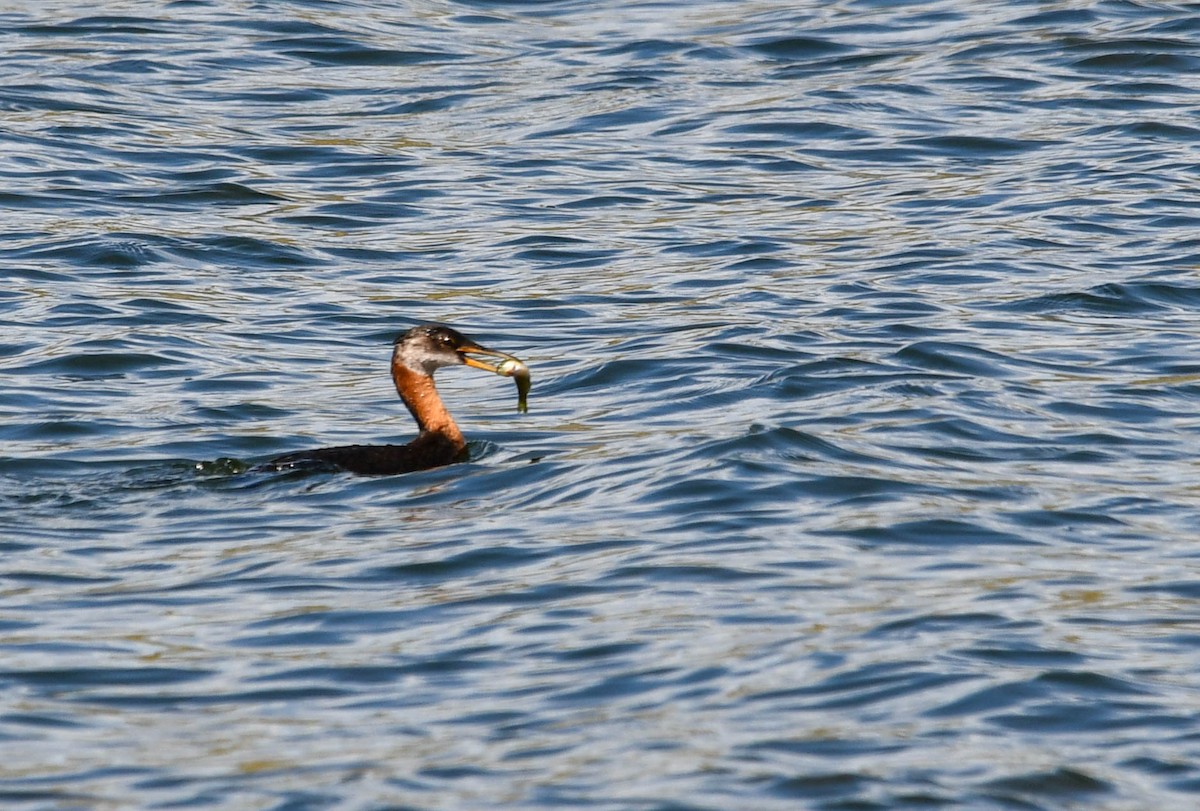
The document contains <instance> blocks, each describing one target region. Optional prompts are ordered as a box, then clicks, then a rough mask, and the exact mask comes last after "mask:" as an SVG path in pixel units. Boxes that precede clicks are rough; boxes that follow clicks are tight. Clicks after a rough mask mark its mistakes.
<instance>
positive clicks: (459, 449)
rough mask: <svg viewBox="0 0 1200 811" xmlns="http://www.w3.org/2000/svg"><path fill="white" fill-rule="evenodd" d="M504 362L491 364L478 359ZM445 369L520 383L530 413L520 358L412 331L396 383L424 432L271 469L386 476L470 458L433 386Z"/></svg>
mask: <svg viewBox="0 0 1200 811" xmlns="http://www.w3.org/2000/svg"><path fill="white" fill-rule="evenodd" d="M477 355H483V356H485V357H492V358H500V359H501V360H499V361H498V362H495V363H492V362H488V361H485V360H479V359H477V358H476V357H475V356H477ZM443 366H474V367H475V368H476V369H483V370H485V371H488V372H493V373H495V374H498V375H502V376H504V377H511V378H513V379H515V380H516V383H517V408H518V409H519V410H521V411H525V410H526V404H525V399H526V394H527V393H528V391H529V369H528V367H526V366H525V364H524V363H522V362H521V361H520V360H518V359H517V358H514V357H513V356H512V355H508V354H505V353H504V352H497V351H496V350H494V349H488V348H486V347H483V346H480V345H479V344H477V343H475V342H474V341H472V340H471V339H470V338H468V337H467V336H465V335H463V334H462V333H461V332H458V331H457V330H453V329H450V328H449V327H443V326H436V325H431V324H426V325H423V326H419V327H413V328H412V329H410V330H409V331H408V332H405V333H402V334H401V335H399V336H398V337H397V338H396V340H395V348H394V349H393V350H392V380H393V381H395V383H396V393H397V394H399V395H400V399H401V400H403V401H404V405H406V406H408V410H409V412H410V413H412V415H413V419H415V420H416V421H417V429H418V430H419V431H420V433H419V434H417V438H416V439H414V440H413V441H412V442H409V443H408V444H407V445H343V446H341V447H336V448H316V449H314V450H308V451H299V452H297V453H289V454H286V455H284V456H279V457H276V458H275V459H272V460H271V461H270V462H269V463H268V465H267V466H268V467H269V468H273V469H275V470H286V469H289V468H309V467H312V468H334V469H341V470H345V471H349V472H351V473H362V474H366V475H376V476H385V475H391V474H395V473H412V472H413V471H416V470H427V469H429V468H433V467H441V466H442V465H448V464H451V463H452V462H458V461H461V460H463V459H464V458H466V451H467V441H466V439H464V438H463V435H462V431H460V430H459V429H458V426H457V425H455V424H454V418H453V417H451V416H450V412H449V411H447V410H446V406H445V404H443V403H442V398H441V397H439V396H438V392H437V388H436V387H435V386H434V385H433V373H434V372H436V371H437V370H438V369H441V368H442V367H443Z"/></svg>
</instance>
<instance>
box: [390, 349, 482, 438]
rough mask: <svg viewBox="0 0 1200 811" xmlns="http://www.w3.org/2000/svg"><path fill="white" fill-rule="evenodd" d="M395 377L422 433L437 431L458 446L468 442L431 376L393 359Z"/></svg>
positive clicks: (398, 390)
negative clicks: (443, 401) (455, 422)
mask: <svg viewBox="0 0 1200 811" xmlns="http://www.w3.org/2000/svg"><path fill="white" fill-rule="evenodd" d="M392 380H393V381H395V383H396V393H397V394H399V395H400V399H401V400H403V401H404V405H406V406H408V410H409V412H410V413H411V414H412V415H413V419H414V420H416V421H417V427H418V428H419V429H420V430H421V433H422V434H438V435H440V436H443V437H445V438H446V439H448V440H450V442H452V443H453V444H454V445H455V446H457V447H460V448H465V447H466V445H467V441H466V439H464V438H463V435H462V431H460V430H458V426H457V425H455V424H454V418H453V417H451V416H450V412H449V411H447V410H446V406H445V404H444V403H442V398H441V397H440V396H439V395H438V391H437V387H436V386H434V385H433V378H432V377H431V376H430V375H427V374H424V373H422V372H414V371H413V370H412V369H410V368H408V367H407V366H405V365H404V364H403V363H398V362H396V361H393V362H392Z"/></svg>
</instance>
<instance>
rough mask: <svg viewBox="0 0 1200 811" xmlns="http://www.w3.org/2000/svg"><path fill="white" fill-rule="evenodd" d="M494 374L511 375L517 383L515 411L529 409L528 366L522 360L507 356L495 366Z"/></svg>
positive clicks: (529, 384)
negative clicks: (506, 358)
mask: <svg viewBox="0 0 1200 811" xmlns="http://www.w3.org/2000/svg"><path fill="white" fill-rule="evenodd" d="M496 374H498V375H502V376H503V377H511V378H512V379H513V380H515V381H516V383H517V411H520V412H522V413H524V412H527V411H529V400H528V397H529V388H530V386H531V385H532V384H531V383H530V382H529V367H528V366H526V365H525V363H524V361H520V360H517V359H516V358H509V359H508V360H506V361H504V362H503V363H501V364H500V365H498V366H497V367H496Z"/></svg>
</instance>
